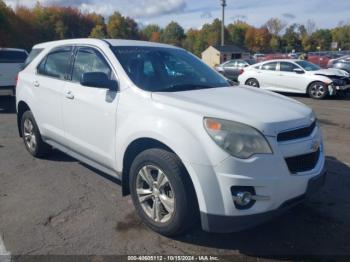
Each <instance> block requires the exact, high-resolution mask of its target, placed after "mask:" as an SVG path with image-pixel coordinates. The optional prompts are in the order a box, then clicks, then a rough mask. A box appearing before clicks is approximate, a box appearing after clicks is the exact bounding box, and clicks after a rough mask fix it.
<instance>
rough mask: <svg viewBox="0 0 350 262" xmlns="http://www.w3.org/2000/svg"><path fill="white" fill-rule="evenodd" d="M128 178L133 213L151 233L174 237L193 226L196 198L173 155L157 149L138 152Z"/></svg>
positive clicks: (179, 162) (196, 212) (195, 215)
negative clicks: (152, 231)
mask: <svg viewBox="0 0 350 262" xmlns="http://www.w3.org/2000/svg"><path fill="white" fill-rule="evenodd" d="M162 174H164V176H163V175H162ZM129 177H130V180H129V183H130V192H131V197H132V201H133V203H134V206H135V208H136V211H137V213H138V215H139V216H140V217H141V219H142V220H143V222H144V223H145V224H146V225H147V226H148V227H150V228H151V229H152V230H154V231H156V232H158V233H160V234H162V235H165V236H176V235H180V234H183V233H184V232H186V231H187V230H189V229H190V228H191V227H192V226H193V225H194V223H195V222H196V219H197V217H198V215H197V214H198V207H197V198H196V195H195V192H194V189H193V185H192V182H191V181H190V178H189V176H188V174H187V171H186V169H185V167H184V166H183V164H182V162H181V160H180V159H179V158H178V157H177V156H176V155H175V154H174V153H172V152H169V151H166V150H164V149H158V148H153V149H147V150H145V151H143V152H141V153H140V154H139V155H137V156H136V158H135V159H134V161H133V163H132V165H131V168H130V174H129ZM150 177H151V178H150ZM160 178H162V179H160ZM146 180H148V182H147V181H146ZM158 182H160V183H158ZM157 203H158V204H157ZM154 207H158V208H154ZM155 210H156V212H153V211H155ZM157 211H158V212H157Z"/></svg>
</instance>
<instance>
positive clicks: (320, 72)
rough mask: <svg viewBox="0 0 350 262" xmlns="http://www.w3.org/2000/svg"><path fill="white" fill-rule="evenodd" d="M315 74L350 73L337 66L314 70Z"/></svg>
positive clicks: (344, 74)
mask: <svg viewBox="0 0 350 262" xmlns="http://www.w3.org/2000/svg"><path fill="white" fill-rule="evenodd" d="M313 74H315V75H323V76H340V77H349V73H347V72H346V71H344V70H340V69H336V68H328V69H320V70H317V71H313Z"/></svg>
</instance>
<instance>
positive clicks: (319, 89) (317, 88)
mask: <svg viewBox="0 0 350 262" xmlns="http://www.w3.org/2000/svg"><path fill="white" fill-rule="evenodd" d="M310 93H311V95H312V96H313V97H315V98H321V97H323V96H324V95H325V93H326V89H325V86H324V85H323V84H321V83H317V84H313V85H312V86H311V88H310Z"/></svg>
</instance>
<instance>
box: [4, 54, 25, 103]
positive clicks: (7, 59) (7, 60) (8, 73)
mask: <svg viewBox="0 0 350 262" xmlns="http://www.w3.org/2000/svg"><path fill="white" fill-rule="evenodd" d="M27 56H28V53H27V51H26V50H23V49H16V48H0V95H6V96H13V95H14V94H15V89H14V87H15V85H16V78H17V74H18V72H19V71H20V70H21V68H22V66H23V63H24V61H25V60H26V58H27Z"/></svg>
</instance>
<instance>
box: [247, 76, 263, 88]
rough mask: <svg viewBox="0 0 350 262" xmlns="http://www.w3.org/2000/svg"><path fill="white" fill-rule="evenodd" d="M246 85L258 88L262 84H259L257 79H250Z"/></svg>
mask: <svg viewBox="0 0 350 262" xmlns="http://www.w3.org/2000/svg"><path fill="white" fill-rule="evenodd" d="M245 84H246V85H247V86H252V87H257V88H259V87H260V84H259V82H258V80H256V79H255V78H249V79H248V80H247V81H246V82H245Z"/></svg>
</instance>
